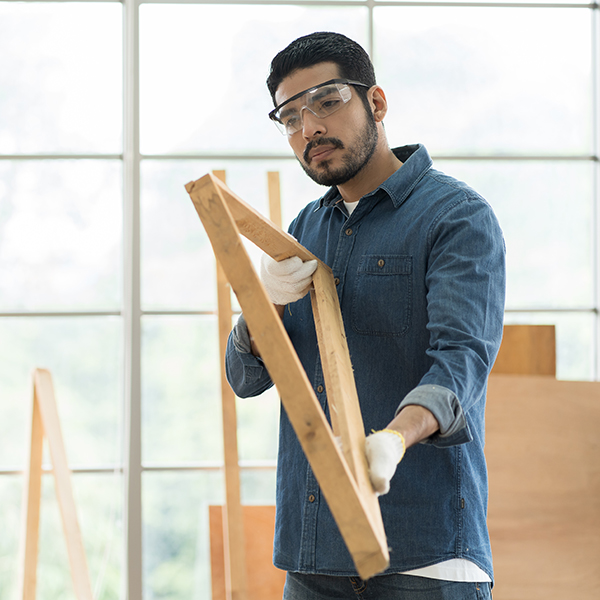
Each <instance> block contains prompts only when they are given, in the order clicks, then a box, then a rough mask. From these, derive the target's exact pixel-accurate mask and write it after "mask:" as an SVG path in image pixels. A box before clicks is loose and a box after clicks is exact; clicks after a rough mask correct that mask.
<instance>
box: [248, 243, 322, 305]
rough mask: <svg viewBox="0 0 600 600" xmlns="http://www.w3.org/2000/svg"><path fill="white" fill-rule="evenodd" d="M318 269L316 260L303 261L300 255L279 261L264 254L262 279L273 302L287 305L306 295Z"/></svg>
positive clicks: (261, 267) (261, 266)
mask: <svg viewBox="0 0 600 600" xmlns="http://www.w3.org/2000/svg"><path fill="white" fill-rule="evenodd" d="M316 269H317V261H316V260H307V261H306V262H302V259H301V258H299V257H298V256H292V257H290V258H284V259H283V260H280V261H279V262H277V261H276V260H275V259H273V258H271V257H270V256H269V255H268V254H263V256H262V259H261V262H260V279H261V281H262V283H263V285H264V286H265V289H266V290H267V294H269V298H270V299H271V302H272V303H273V304H280V305H282V306H285V305H286V304H288V303H289V302H296V300H300V298H302V297H304V296H305V295H306V292H308V289H309V287H310V284H311V282H312V274H313V273H314V272H315V271H316Z"/></svg>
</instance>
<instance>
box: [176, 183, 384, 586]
mask: <svg viewBox="0 0 600 600" xmlns="http://www.w3.org/2000/svg"><path fill="white" fill-rule="evenodd" d="M186 190H187V191H188V193H189V194H190V197H191V199H192V201H193V203H194V206H195V207H196V211H197V212H198V215H199V217H200V219H201V220H202V223H203V225H204V228H205V229H206V232H207V234H208V237H209V239H210V241H211V243H212V246H213V249H214V252H215V255H216V256H217V258H218V260H219V261H220V262H221V264H222V266H223V269H224V271H225V273H226V275H227V279H228V280H229V282H230V284H231V286H232V288H233V290H234V291H235V293H236V294H237V297H238V300H239V303H240V305H241V307H242V310H243V312H244V316H245V318H246V321H247V323H248V324H249V327H250V329H251V330H252V335H253V338H254V340H255V343H256V345H257V347H258V349H259V351H260V353H261V357H262V359H263V361H264V362H265V364H266V366H267V369H268V370H269V374H270V375H271V378H272V379H273V382H274V383H275V384H276V385H277V389H278V391H279V393H280V395H281V401H282V403H283V405H284V408H285V410H286V412H287V415H288V417H289V419H290V422H291V423H292V426H293V427H294V430H295V432H296V435H297V436H298V439H299V441H300V444H301V445H302V448H303V450H304V453H305V455H306V457H307V459H308V461H309V462H310V464H311V467H312V469H313V472H314V474H315V477H316V478H317V480H318V482H319V485H320V487H321V490H322V491H323V494H324V496H325V499H326V500H327V503H328V504H329V507H330V509H331V512H332V515H333V517H334V519H335V520H336V523H337V525H338V527H339V529H340V533H341V535H342V537H343V538H344V541H345V543H346V545H347V547H348V550H349V552H350V554H351V555H352V558H353V560H354V563H355V566H356V568H357V570H358V572H359V574H360V576H361V577H362V578H363V579H368V578H369V577H372V576H373V575H375V574H377V573H379V572H381V571H383V570H384V569H385V568H386V567H387V565H388V563H389V554H388V549H387V543H386V538H385V532H384V531H383V527H382V521H381V513H380V511H379V504H378V501H377V499H376V496H375V493H374V491H373V490H372V488H371V487H370V485H369V486H368V487H369V489H364V488H365V486H364V481H368V473H366V460H364V459H363V460H358V461H357V462H356V463H355V464H354V465H353V466H352V467H350V466H349V464H348V462H347V460H346V459H345V458H344V456H343V455H342V453H341V451H340V449H339V448H338V445H337V444H336V441H335V439H334V436H333V433H332V431H331V428H330V427H329V424H328V423H327V420H326V418H325V415H324V413H323V411H322V409H321V406H320V404H319V401H318V400H317V398H316V396H315V393H314V391H313V389H312V387H311V385H310V382H309V381H308V378H307V376H306V373H305V372H304V369H303V368H302V365H301V363H300V360H299V358H298V356H297V354H296V351H295V350H294V347H293V346H292V343H291V342H290V339H289V337H288V336H287V333H286V332H285V329H284V327H283V324H282V322H281V319H280V318H279V316H278V315H277V312H276V311H275V308H274V306H273V304H271V301H270V300H269V297H268V295H267V293H266V291H265V290H264V288H263V286H262V284H261V282H260V279H259V278H258V276H257V275H256V273H255V271H254V268H253V266H252V263H251V261H250V258H249V257H248V254H247V253H246V251H245V248H244V246H243V244H242V242H241V239H240V236H239V233H240V231H241V232H242V233H243V234H244V235H245V236H246V237H248V239H250V240H251V241H252V242H254V243H255V244H256V245H257V246H259V247H260V248H261V249H262V250H263V251H265V252H267V253H268V254H269V255H270V256H272V257H273V258H275V259H276V260H281V259H283V258H287V257H289V256H293V255H296V256H300V257H301V258H302V259H303V260H306V259H309V258H314V256H313V255H312V254H311V253H310V252H308V251H307V250H306V249H305V248H304V247H303V246H301V245H300V244H299V243H298V242H297V241H296V240H294V238H293V237H292V236H290V235H288V234H286V233H285V232H283V231H282V230H281V229H279V228H277V227H275V226H274V225H273V224H272V223H270V222H269V221H268V220H267V219H265V218H264V217H262V216H261V215H260V214H259V213H257V212H256V211H255V210H254V209H253V208H252V207H250V206H249V205H247V204H246V203H244V202H243V201H241V199H239V198H237V196H235V195H234V194H232V193H231V192H230V191H229V190H228V189H227V187H226V186H225V185H224V184H223V183H221V182H219V181H218V180H217V179H216V178H215V177H213V176H211V175H206V176H205V177H203V178H201V179H199V180H198V181H195V182H190V183H188V184H187V185H186ZM327 277H329V278H332V275H331V270H330V269H329V267H327V266H326V265H325V264H324V263H322V262H321V261H318V267H317V274H316V275H315V276H314V279H313V283H314V284H316V285H317V286H320V282H321V281H322V279H323V278H327ZM330 285H331V286H333V289H334V290H335V284H333V281H331V283H330ZM330 289H331V288H330ZM316 293H317V298H318V296H319V294H320V291H316ZM332 296H335V300H336V306H337V308H336V310H337V311H339V304H337V294H333V295H332V294H331V293H329V295H328V299H329V300H331V299H332ZM326 321H327V323H328V324H329V325H330V326H331V327H332V328H337V327H339V324H340V323H341V316H340V317H339V320H338V319H331V318H328V317H326ZM338 333H339V335H337V336H336V337H337V339H338V341H339V343H340V346H339V349H340V351H343V350H344V348H345V351H346V353H347V346H346V345H345V336H344V335H343V331H340V332H338ZM320 350H322V348H320ZM347 360H348V362H349V360H350V359H349V357H348V359H347ZM323 362H324V368H325V366H326V364H328V363H327V362H326V361H323ZM345 384H347V382H345ZM330 385H331V386H333V388H330V389H328V390H327V392H328V397H330V398H335V399H336V400H335V402H334V404H335V405H336V406H338V411H337V412H338V415H339V414H340V413H343V412H345V410H340V408H339V407H340V406H341V405H343V404H344V403H346V402H348V399H349V395H348V394H347V393H345V392H344V391H343V389H335V388H336V387H338V386H337V385H336V378H335V377H333V378H330ZM349 385H351V386H353V385H354V384H353V382H352V383H351V384H349ZM348 414H349V415H352V414H354V415H356V414H358V415H359V416H360V409H351V408H349V409H348ZM360 428H362V429H363V434H362V435H363V436H364V427H363V425H362V418H361V419H360V423H359V424H358V425H356V424H355V426H354V428H353V431H354V432H355V434H356V432H357V431H359V430H360ZM340 430H341V431H343V428H342V427H340ZM349 437H351V436H349ZM351 452H353V450H351ZM358 452H359V453H360V452H362V449H361V448H360V446H359V448H358ZM352 469H355V470H357V471H358V470H361V471H362V472H361V473H360V474H358V473H357V475H356V476H355V474H354V473H353V471H352Z"/></svg>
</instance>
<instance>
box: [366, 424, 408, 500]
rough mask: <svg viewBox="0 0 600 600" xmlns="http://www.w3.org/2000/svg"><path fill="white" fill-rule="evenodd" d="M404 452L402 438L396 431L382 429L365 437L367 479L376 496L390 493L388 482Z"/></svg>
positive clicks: (404, 444)
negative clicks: (367, 466) (369, 480)
mask: <svg viewBox="0 0 600 600" xmlns="http://www.w3.org/2000/svg"><path fill="white" fill-rule="evenodd" d="M405 451H406V442H405V441H404V436H403V435H402V434H401V433H400V432H398V431H393V430H391V429H382V430H381V431H376V432H375V433H372V434H371V435H369V436H368V437H367V439H366V442H365V452H366V454H367V462H368V463H369V477H370V479H371V483H372V485H373V489H374V490H375V491H376V492H377V494H378V495H383V494H387V493H388V492H389V491H390V480H391V479H392V477H393V475H394V473H395V472H396V466H397V465H398V463H399V462H400V461H401V460H402V457H403V456H404V452H405Z"/></svg>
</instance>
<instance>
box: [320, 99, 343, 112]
mask: <svg viewBox="0 0 600 600" xmlns="http://www.w3.org/2000/svg"><path fill="white" fill-rule="evenodd" d="M339 103H340V99H339V98H329V99H327V100H323V102H321V110H325V111H330V110H332V109H334V108H337V106H338V105H339Z"/></svg>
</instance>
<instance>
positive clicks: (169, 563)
mask: <svg viewBox="0 0 600 600" xmlns="http://www.w3.org/2000/svg"><path fill="white" fill-rule="evenodd" d="M142 483H143V497H142V506H143V535H142V540H143V564H144V600H153V599H156V598H164V599H168V600H206V598H210V597H211V582H210V543H209V542H210V537H209V526H208V507H209V505H211V504H222V503H223V498H224V491H223V490H224V488H223V477H222V475H221V473H220V472H191V473H155V472H149V473H148V472H147V473H144V475H143V479H142Z"/></svg>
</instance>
